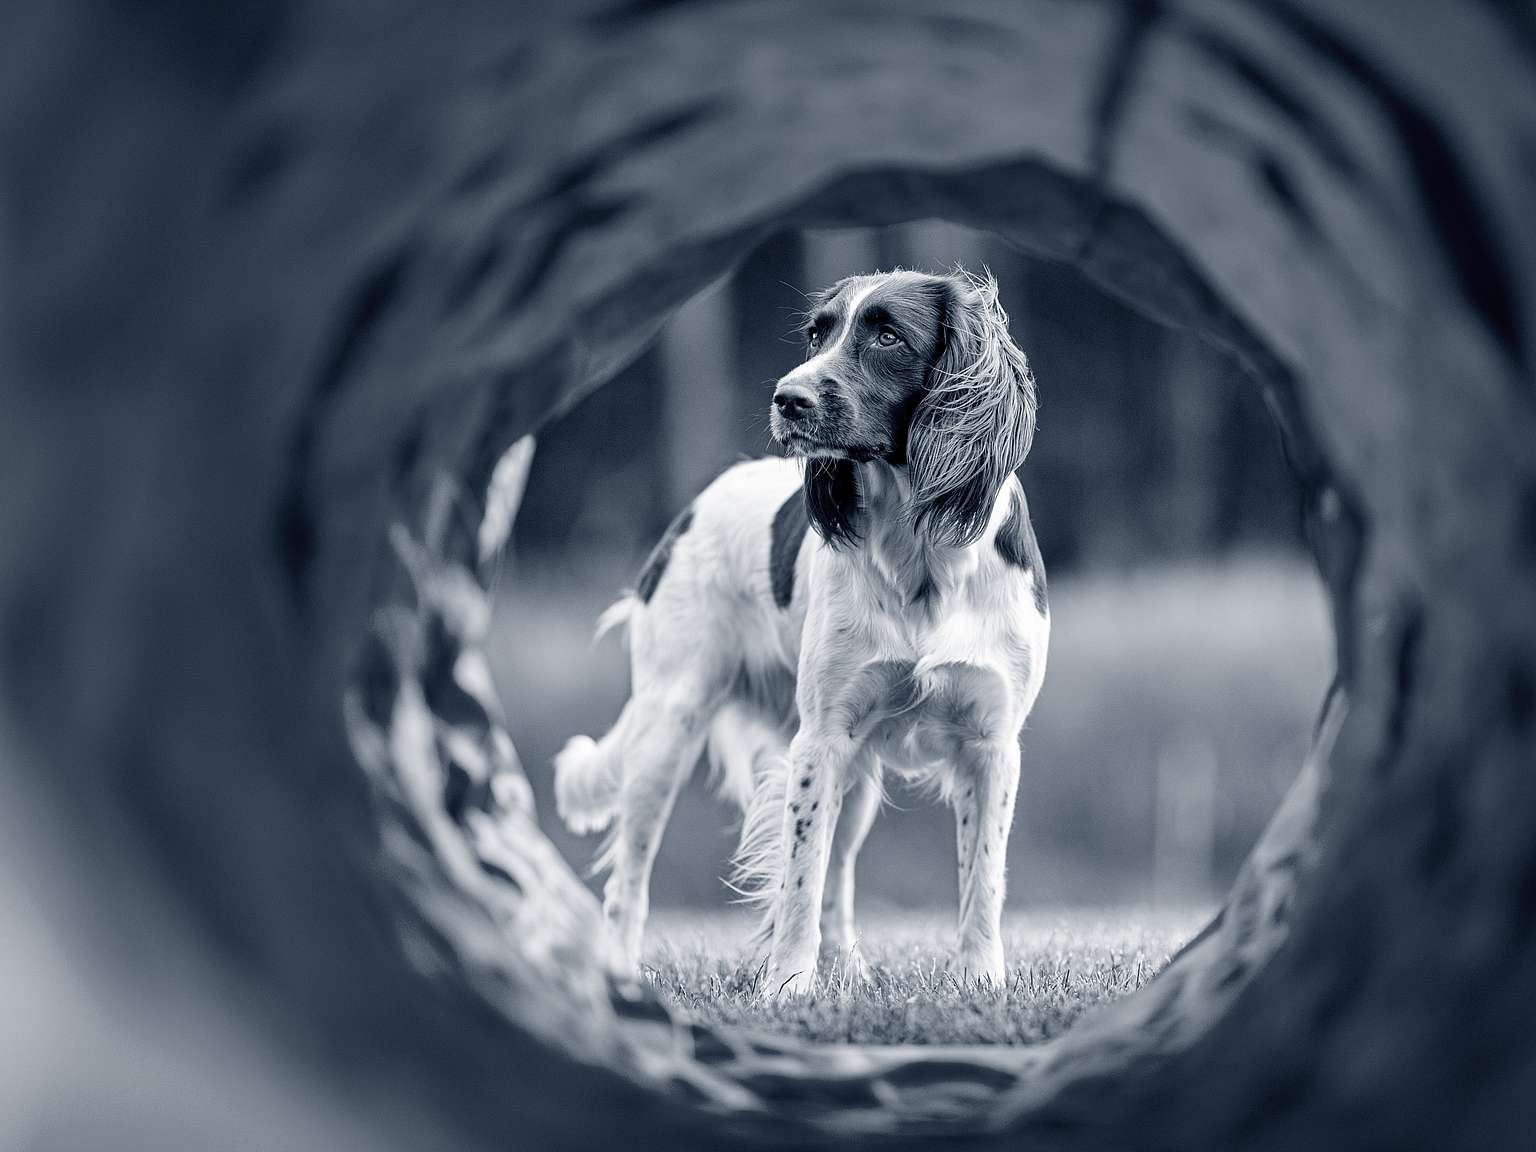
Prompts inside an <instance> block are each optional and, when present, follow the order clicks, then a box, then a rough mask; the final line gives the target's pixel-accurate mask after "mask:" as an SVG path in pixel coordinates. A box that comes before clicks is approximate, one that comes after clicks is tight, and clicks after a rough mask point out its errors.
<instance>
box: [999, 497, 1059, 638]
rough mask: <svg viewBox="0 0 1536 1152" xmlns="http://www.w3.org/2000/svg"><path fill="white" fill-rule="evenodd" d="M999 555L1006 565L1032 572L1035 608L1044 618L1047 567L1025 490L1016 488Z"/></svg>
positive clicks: (1000, 540) (1000, 533)
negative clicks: (1031, 520)
mask: <svg viewBox="0 0 1536 1152" xmlns="http://www.w3.org/2000/svg"><path fill="white" fill-rule="evenodd" d="M996 543H997V552H998V555H999V556H1001V557H1002V558H1003V562H1004V563H1006V564H1011V565H1013V566H1014V567H1015V568H1021V569H1023V570H1024V571H1025V572H1028V573H1030V575H1031V576H1032V577H1033V582H1034V586H1035V608H1036V609H1037V610H1038V611H1039V613H1040V615H1042V616H1044V615H1045V612H1046V604H1047V600H1046V595H1045V564H1044V562H1043V561H1042V560H1041V559H1040V542H1039V541H1038V540H1036V539H1035V526H1034V525H1033V524H1032V523H1030V520H1029V502H1028V501H1027V500H1025V498H1024V489H1023V488H1021V487H1018V486H1015V487H1014V489H1013V503H1012V506H1011V507H1010V508H1009V509H1008V519H1007V520H1005V521H1003V526H1002V527H1001V528H999V529H998V530H997V542H996Z"/></svg>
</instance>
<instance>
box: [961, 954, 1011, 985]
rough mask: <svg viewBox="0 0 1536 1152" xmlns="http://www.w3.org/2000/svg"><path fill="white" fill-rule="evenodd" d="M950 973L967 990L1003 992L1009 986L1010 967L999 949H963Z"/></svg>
mask: <svg viewBox="0 0 1536 1152" xmlns="http://www.w3.org/2000/svg"><path fill="white" fill-rule="evenodd" d="M950 973H951V975H953V976H954V977H955V979H956V980H958V981H959V982H960V984H961V985H962V986H963V987H965V988H974V989H980V990H986V989H996V990H1001V989H1003V988H1006V987H1007V986H1008V966H1007V965H1006V964H1005V963H1004V962H1003V950H1002V948H1001V947H999V948H962V949H961V950H960V954H959V955H958V956H957V957H955V962H954V964H953V965H951V967H950Z"/></svg>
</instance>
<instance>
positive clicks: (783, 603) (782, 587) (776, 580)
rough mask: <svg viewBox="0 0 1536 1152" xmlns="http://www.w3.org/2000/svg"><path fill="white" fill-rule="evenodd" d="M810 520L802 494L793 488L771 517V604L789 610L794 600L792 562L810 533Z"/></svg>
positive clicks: (801, 491)
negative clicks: (806, 535) (790, 603)
mask: <svg viewBox="0 0 1536 1152" xmlns="http://www.w3.org/2000/svg"><path fill="white" fill-rule="evenodd" d="M810 528H811V518H810V515H809V514H808V513H807V512H806V510H805V492H804V491H803V490H802V489H800V488H796V489H795V490H794V491H793V492H791V493H790V494H789V497H788V498H787V499H786V500H785V501H784V503H782V504H780V505H779V510H778V511H777V512H775V513H774V514H773V543H772V544H771V545H770V547H769V550H768V575H769V576H770V577H771V578H772V580H773V602H774V603H775V604H777V605H778V606H779V607H780V608H788V607H789V602H790V601H791V600H793V599H794V598H795V562H796V561H797V560H798V559H799V558H800V543H801V541H803V540H804V539H805V534H806V533H807V532H808V531H810Z"/></svg>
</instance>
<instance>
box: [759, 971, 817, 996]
mask: <svg viewBox="0 0 1536 1152" xmlns="http://www.w3.org/2000/svg"><path fill="white" fill-rule="evenodd" d="M815 990H816V968H815V966H814V965H810V964H806V965H802V966H801V967H799V968H796V969H794V970H793V971H785V970H781V969H780V968H779V967H777V966H776V965H773V964H770V965H769V966H768V972H767V974H766V976H764V978H763V983H762V987H761V988H760V989H759V994H760V995H761V996H763V997H764V998H767V999H774V998H776V997H781V996H809V995H810V994H811V993H812V992H814V991H815Z"/></svg>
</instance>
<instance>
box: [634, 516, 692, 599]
mask: <svg viewBox="0 0 1536 1152" xmlns="http://www.w3.org/2000/svg"><path fill="white" fill-rule="evenodd" d="M692 526H693V505H691V504H690V505H689V506H688V507H687V508H684V509H683V510H682V511H681V512H679V513H678V514H677V518H676V519H675V520H673V521H672V523H670V524H668V525H667V530H666V531H665V532H663V533H662V534H661V539H660V540H658V541H656V547H655V548H653V549H651V554H650V556H649V557H647V559H646V561H645V567H644V568H642V569H640V579H639V580H638V581H636V583H635V591H636V592H638V593H639V594H640V600H641V602H642V603H645V604H649V603H650V602H651V597H652V596H653V595H655V593H656V585H658V584H660V583H661V578H662V576H663V575H664V574H665V573H666V571H667V564H668V563H669V562H670V561H671V560H672V549H673V547H675V546H676V544H677V542H678V540H680V539H681V538H682V536H683V533H685V532H687V531H688V529H689V528H691V527H692Z"/></svg>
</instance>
